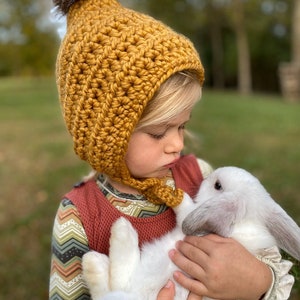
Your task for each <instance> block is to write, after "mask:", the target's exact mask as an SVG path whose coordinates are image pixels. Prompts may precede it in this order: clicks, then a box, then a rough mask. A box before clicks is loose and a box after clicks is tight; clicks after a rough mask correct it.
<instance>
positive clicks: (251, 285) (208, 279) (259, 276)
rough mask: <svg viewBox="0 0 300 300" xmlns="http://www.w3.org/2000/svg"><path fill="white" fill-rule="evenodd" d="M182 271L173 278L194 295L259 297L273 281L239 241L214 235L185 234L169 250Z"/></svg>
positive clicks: (260, 263)
mask: <svg viewBox="0 0 300 300" xmlns="http://www.w3.org/2000/svg"><path fill="white" fill-rule="evenodd" d="M169 256H170V258H171V260H172V261H173V262H174V263H175V264H176V265H177V266H178V268H180V269H181V270H183V271H184V272H186V273H187V274H189V275H190V276H191V277H192V278H189V277H187V276H186V275H184V274H183V273H182V272H180V271H177V272H175V273H174V278H175V280H176V281H177V282H178V283H179V284H181V285H182V286H183V287H185V288H186V289H188V290H190V291H191V292H193V293H195V294H196V295H203V296H208V297H211V298H217V299H237V298H238V299H243V300H248V299H249V300H250V299H251V300H254V299H259V298H260V297H261V296H262V295H263V294H264V293H266V291H267V290H268V289H269V287H270V286H271V283H272V274H271V270H270V269H269V268H268V267H267V266H266V265H265V264H264V263H262V262H260V261H259V260H258V259H256V258H255V257H254V256H253V255H252V254H251V253H250V252H248V251H247V250H246V249H245V248H244V247H243V246H242V245H241V244H239V243H238V242H236V241H235V240H233V239H230V238H222V237H220V236H217V235H212V234H210V235H207V236H203V237H186V238H185V240H184V241H179V242H177V250H171V251H170V253H169Z"/></svg>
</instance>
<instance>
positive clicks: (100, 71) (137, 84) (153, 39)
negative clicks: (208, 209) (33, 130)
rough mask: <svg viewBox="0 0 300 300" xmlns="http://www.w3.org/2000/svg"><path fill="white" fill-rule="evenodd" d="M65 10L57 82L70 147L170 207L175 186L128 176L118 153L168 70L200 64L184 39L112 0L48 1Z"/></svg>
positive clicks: (176, 199)
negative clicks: (70, 140) (72, 146)
mask: <svg viewBox="0 0 300 300" xmlns="http://www.w3.org/2000/svg"><path fill="white" fill-rule="evenodd" d="M53 2H54V4H55V5H57V6H58V8H59V9H60V10H61V11H63V13H64V14H66V15H67V32H66V35H65V37H64V40H63V41H62V44H61V46H60V50H59V54H58V57H57V70H56V74H57V86H58V92H59V98H60V102H61V107H62V111H63V116H64V119H65V122H66V125H67V128H68V130H69V132H70V134H71V135H72V137H73V142H74V150H75V152H76V154H77V155H78V156H79V157H80V158H81V159H83V160H85V161H87V162H88V163H89V164H90V165H91V166H92V168H93V169H95V170H96V171H98V172H101V173H104V174H106V175H107V176H109V177H111V178H112V179H113V180H116V181H118V182H122V183H124V184H126V185H129V186H131V187H134V188H135V189H137V190H138V191H140V192H141V193H142V194H143V195H145V196H146V197H147V199H148V200H149V201H152V202H154V203H166V204H167V205H169V206H176V205H177V204H179V203H180V202H181V200H182V197H183V192H182V191H180V190H178V189H175V190H172V189H171V188H170V187H167V186H165V185H164V184H163V183H162V181H161V180H160V179H157V178H148V179H145V180H138V179H135V178H133V177H132V176H131V174H130V172H129V170H128V168H127V166H126V163H125V159H124V157H125V154H126V151H127V146H128V141H129V138H130V136H131V134H132V133H133V131H134V129H135V127H136V125H137V123H138V121H139V119H140V118H141V115H142V113H143V110H144V109H145V107H146V105H147V103H148V101H149V100H151V98H152V97H153V95H154V93H155V92H156V91H157V90H158V89H159V87H160V85H161V84H162V83H163V82H164V81H165V80H166V79H168V78H169V77H170V76H171V75H172V74H174V73H176V72H178V71H182V70H191V71H193V72H194V73H196V75H197V77H198V79H199V82H200V84H201V85H202V83H203V80H204V70H203V67H202V65H201V61H200V59H199V56H198V54H197V51H196V50H195V48H194V46H193V45H192V43H191V42H190V41H189V40H188V39H187V38H185V37H184V36H182V35H180V34H178V33H176V32H174V31H173V30H172V29H170V28H169V27H167V26H166V25H164V24H163V23H162V22H159V21H157V20H155V19H153V18H151V17H150V16H147V15H144V14H142V13H138V12H135V11H133V10H130V9H127V8H125V7H123V6H121V5H120V4H119V3H118V1H116V0H53Z"/></svg>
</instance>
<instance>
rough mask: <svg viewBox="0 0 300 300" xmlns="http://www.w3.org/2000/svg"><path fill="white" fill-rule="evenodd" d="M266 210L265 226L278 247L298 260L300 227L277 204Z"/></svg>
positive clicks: (299, 256)
mask: <svg viewBox="0 0 300 300" xmlns="http://www.w3.org/2000/svg"><path fill="white" fill-rule="evenodd" d="M273 205H274V206H271V207H270V208H269V209H268V211H266V219H265V222H266V226H267V228H268V230H269V231H270V233H271V234H272V235H273V236H274V238H275V240H276V242H277V245H278V247H279V248H281V249H283V250H284V251H286V252H287V253H288V254H290V255H291V256H293V257H294V258H296V259H297V260H299V261H300V228H299V226H298V225H297V224H296V222H295V221H294V220H293V219H292V218H291V217H290V216H289V215H288V214H287V213H286V212H285V211H284V210H283V209H282V208H281V207H280V206H279V205H278V204H277V203H274V204H273Z"/></svg>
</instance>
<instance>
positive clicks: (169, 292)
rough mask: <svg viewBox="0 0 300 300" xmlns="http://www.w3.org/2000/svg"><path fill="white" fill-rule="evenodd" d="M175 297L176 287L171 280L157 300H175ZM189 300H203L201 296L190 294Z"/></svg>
mask: <svg viewBox="0 0 300 300" xmlns="http://www.w3.org/2000/svg"><path fill="white" fill-rule="evenodd" d="M174 296H175V286H174V283H173V282H172V281H171V280H169V281H168V282H167V284H166V285H165V286H164V287H163V288H162V289H161V290H160V292H159V294H158V295H157V300H173V299H174ZM187 300H202V297H201V296H198V295H195V294H192V293H190V295H189V297H188V298H187Z"/></svg>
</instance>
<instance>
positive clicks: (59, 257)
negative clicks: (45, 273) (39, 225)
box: [49, 199, 91, 300]
mask: <svg viewBox="0 0 300 300" xmlns="http://www.w3.org/2000/svg"><path fill="white" fill-rule="evenodd" d="M88 251H89V247H88V241H87V236H86V234H85V231H84V228H83V226H82V224H81V221H80V218H79V215H78V211H77V209H76V207H75V206H74V205H73V204H72V202H71V201H70V200H68V199H64V200H63V201H62V202H61V204H60V206H59V208H58V211H57V214H56V218H55V221H54V226H53V235H52V257H51V274H50V288H49V299H50V300H60V299H68V300H72V299H76V300H79V299H80V300H81V299H84V300H87V299H91V297H90V295H89V292H88V288H87V286H86V284H85V282H84V279H83V277H82V267H81V258H82V256H83V254H84V253H86V252H88Z"/></svg>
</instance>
